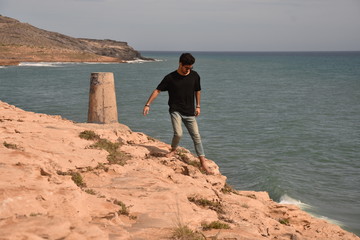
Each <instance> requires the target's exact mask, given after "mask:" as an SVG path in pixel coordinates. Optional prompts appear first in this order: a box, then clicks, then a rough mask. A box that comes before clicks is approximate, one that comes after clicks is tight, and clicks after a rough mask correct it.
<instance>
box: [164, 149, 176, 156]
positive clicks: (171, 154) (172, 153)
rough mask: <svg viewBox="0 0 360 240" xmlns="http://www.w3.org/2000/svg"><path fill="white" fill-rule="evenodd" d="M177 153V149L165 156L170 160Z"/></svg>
mask: <svg viewBox="0 0 360 240" xmlns="http://www.w3.org/2000/svg"><path fill="white" fill-rule="evenodd" d="M175 153H176V148H175V149H171V150H170V152H169V153H167V154H166V155H165V156H166V157H168V158H171V157H173V156H174V155H175Z"/></svg>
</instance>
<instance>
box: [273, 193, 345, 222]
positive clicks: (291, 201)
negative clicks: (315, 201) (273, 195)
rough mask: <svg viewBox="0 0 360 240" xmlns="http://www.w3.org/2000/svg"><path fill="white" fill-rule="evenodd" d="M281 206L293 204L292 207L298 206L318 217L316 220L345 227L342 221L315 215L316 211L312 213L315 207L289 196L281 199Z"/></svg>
mask: <svg viewBox="0 0 360 240" xmlns="http://www.w3.org/2000/svg"><path fill="white" fill-rule="evenodd" d="M279 203H280V204H292V205H296V206H298V207H299V208H300V209H302V210H304V211H306V212H307V213H309V214H310V215H311V216H313V217H316V218H319V219H323V220H325V221H327V222H330V223H332V224H335V225H338V226H344V223H342V222H340V221H337V220H335V219H331V218H328V217H325V216H322V215H319V214H317V213H315V212H314V211H312V210H311V209H313V210H314V209H315V208H314V207H313V206H311V205H309V204H306V203H303V202H301V201H300V200H296V199H294V198H292V197H290V196H288V195H287V194H285V195H283V196H282V197H281V198H280V202H279Z"/></svg>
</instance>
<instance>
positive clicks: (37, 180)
mask: <svg viewBox="0 0 360 240" xmlns="http://www.w3.org/2000/svg"><path fill="white" fill-rule="evenodd" d="M84 131H88V132H87V133H89V132H90V131H91V132H93V133H95V134H96V135H97V138H95V139H93V140H87V139H84V138H82V137H80V134H81V133H84ZM100 142H103V143H104V144H105V143H106V144H108V145H106V144H105V145H106V146H110V145H111V146H115V147H114V148H113V149H112V150H109V149H108V148H107V147H104V146H100V145H99V144H98V143H100ZM96 144H98V145H96ZM168 150H169V145H167V144H165V143H163V142H160V141H158V140H156V139H153V138H151V137H150V136H147V135H145V134H143V133H138V132H133V131H131V130H130V129H129V128H128V127H127V126H125V125H122V124H110V125H98V124H86V123H82V124H79V123H73V122H71V121H68V120H66V119H62V118H61V117H60V116H49V115H45V114H37V113H32V112H26V111H23V110H21V109H19V108H16V107H15V106H11V105H9V104H7V103H4V102H1V101H0V240H5V239H6V240H10V239H11V240H12V239H66V240H70V239H71V240H72V239H74V240H75V239H76V240H79V239H114V240H122V239H124V240H128V239H129V240H130V239H131V240H133V239H134V240H152V239H176V238H173V235H174V231H175V230H179V229H180V228H179V226H182V227H183V228H185V227H186V228H188V229H190V230H191V231H193V232H194V233H195V232H197V233H198V236H200V237H199V238H191V237H189V236H187V237H184V238H183V239H219V240H220V239H224V240H225V239H227V240H229V239H238V240H255V239H256V240H260V239H279V240H282V239H291V240H295V239H296V240H300V239H306V240H310V239H322V240H332V239H333V240H340V239H344V240H345V239H349V240H350V239H360V238H359V237H357V236H355V235H354V234H352V233H349V232H346V231H344V230H343V229H341V228H340V227H338V226H336V225H333V224H330V223H328V222H326V221H324V220H320V219H316V218H313V217H311V216H310V215H309V214H307V213H305V212H304V211H301V210H300V209H299V208H298V207H296V206H294V205H283V204H278V203H275V202H273V201H272V200H271V199H270V198H269V196H268V194H267V193H266V192H252V191H238V190H234V189H232V188H231V187H229V186H228V185H227V184H226V177H225V176H223V175H221V173H220V172H219V168H218V166H217V165H216V164H215V162H213V161H211V160H209V165H210V166H211V168H212V170H213V171H214V172H216V174H215V175H205V174H203V173H202V172H201V171H200V170H199V168H198V167H197V164H198V160H197V158H196V157H194V156H193V155H192V154H190V152H189V151H188V150H186V149H181V150H180V151H179V152H178V154H177V155H176V156H175V157H172V158H167V157H165V154H166V153H167V152H168ZM212 222H217V223H219V222H220V223H223V224H224V226H226V227H227V228H229V229H206V228H205V224H207V225H209V224H210V223H212Z"/></svg>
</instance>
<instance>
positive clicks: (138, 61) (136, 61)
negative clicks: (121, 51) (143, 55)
mask: <svg viewBox="0 0 360 240" xmlns="http://www.w3.org/2000/svg"><path fill="white" fill-rule="evenodd" d="M161 61H162V60H160V59H155V62H161ZM147 62H154V60H144V59H135V60H130V61H126V63H147Z"/></svg>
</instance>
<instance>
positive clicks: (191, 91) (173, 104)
mask: <svg viewBox="0 0 360 240" xmlns="http://www.w3.org/2000/svg"><path fill="white" fill-rule="evenodd" d="M156 89H157V90H160V91H168V93H169V102H168V104H169V107H170V109H169V111H170V112H175V111H176V112H179V113H181V114H182V115H185V116H195V106H194V103H195V92H197V91H200V90H201V86H200V76H199V74H198V73H197V72H195V71H193V70H191V71H190V73H189V74H188V75H186V76H182V75H180V74H179V73H178V72H177V71H174V72H172V73H169V74H168V75H166V76H165V77H164V79H163V80H162V81H161V83H160V84H159V85H158V86H157V88H156Z"/></svg>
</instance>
